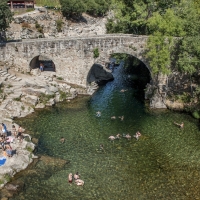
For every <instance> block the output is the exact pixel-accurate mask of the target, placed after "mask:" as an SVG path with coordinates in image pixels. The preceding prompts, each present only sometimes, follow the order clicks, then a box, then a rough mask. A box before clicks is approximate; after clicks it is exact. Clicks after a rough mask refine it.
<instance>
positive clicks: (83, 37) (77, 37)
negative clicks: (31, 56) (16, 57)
mask: <svg viewBox="0 0 200 200" xmlns="http://www.w3.org/2000/svg"><path fill="white" fill-rule="evenodd" d="M109 37H111V38H115V37H126V38H127V37H138V38H139V37H142V38H147V37H148V36H146V35H134V34H120V33H119V34H104V35H94V36H76V37H63V38H37V39H36V38H35V39H18V40H10V41H6V43H16V42H17V43H20V42H34V41H52V40H54V41H59V40H82V39H83V40H84V39H98V38H99V39H103V38H109Z"/></svg>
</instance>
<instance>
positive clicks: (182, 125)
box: [174, 122, 184, 128]
mask: <svg viewBox="0 0 200 200" xmlns="http://www.w3.org/2000/svg"><path fill="white" fill-rule="evenodd" d="M174 124H176V125H177V126H179V127H180V128H183V127H184V123H183V122H181V124H178V123H176V122H174Z"/></svg>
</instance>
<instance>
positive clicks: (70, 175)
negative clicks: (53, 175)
mask: <svg viewBox="0 0 200 200" xmlns="http://www.w3.org/2000/svg"><path fill="white" fill-rule="evenodd" d="M68 182H69V183H72V182H73V175H72V173H69V175H68Z"/></svg>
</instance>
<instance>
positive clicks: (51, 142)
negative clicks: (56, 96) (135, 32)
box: [11, 67, 200, 200]
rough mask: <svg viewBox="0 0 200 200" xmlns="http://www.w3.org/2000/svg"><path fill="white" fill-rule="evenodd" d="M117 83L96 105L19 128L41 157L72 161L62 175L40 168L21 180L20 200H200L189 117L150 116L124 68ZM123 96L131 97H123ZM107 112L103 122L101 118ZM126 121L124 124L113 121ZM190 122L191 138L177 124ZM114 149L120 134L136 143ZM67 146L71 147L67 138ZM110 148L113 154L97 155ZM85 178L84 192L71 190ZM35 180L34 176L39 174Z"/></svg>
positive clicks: (47, 115) (51, 112)
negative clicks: (73, 176)
mask: <svg viewBox="0 0 200 200" xmlns="http://www.w3.org/2000/svg"><path fill="white" fill-rule="evenodd" d="M114 76H115V80H114V81H112V82H109V83H107V84H106V86H104V87H101V88H100V89H99V90H98V91H97V92H96V93H95V94H94V95H93V96H92V97H80V98H77V99H75V100H74V101H72V102H70V103H65V104H59V105H57V106H56V107H54V108H49V109H46V110H43V111H40V112H36V113H35V114H33V115H31V116H29V117H26V118H24V119H19V120H17V121H18V123H21V124H22V125H23V126H24V127H25V128H26V129H29V130H30V132H31V133H32V134H33V135H34V136H35V137H37V138H39V149H38V154H39V155H48V156H52V157H54V158H61V159H65V160H69V161H70V164H67V165H65V166H63V167H62V168H59V167H58V168H57V167H56V166H55V167H53V168H47V167H45V165H42V164H41V162H38V163H37V164H36V165H35V166H34V167H33V168H31V169H29V170H27V173H24V174H25V175H22V177H21V178H19V179H20V180H23V181H24V182H25V189H24V191H22V192H21V193H20V194H19V195H18V196H15V197H14V198H11V199H12V200H21V199H25V200H35V199H38V200H49V199H55V200H63V199H102V200H103V199H105V200H111V199H113V200H121V199H123V200H133V199H134V200H136V199H138V200H140V199H141V200H143V199H145V200H146V199H152V200H154V199H165V200H166V199H170V200H171V199H198V198H199V197H200V183H199V178H200V171H199V170H200V144H199V141H200V132H199V129H198V124H197V121H195V120H194V119H193V118H191V117H190V116H189V115H186V114H180V113H174V112H170V111H156V112H155V111H154V112H153V111H149V110H148V109H146V107H145V106H144V103H142V102H141V101H139V100H138V98H137V97H138V93H137V92H138V91H137V90H136V89H134V88H133V87H132V83H131V82H130V81H129V79H128V78H127V77H130V76H127V74H126V73H124V71H123V68H122V67H118V68H117V69H115V70H114ZM121 89H128V90H127V91H126V92H120V90H121ZM97 111H101V113H102V115H101V117H96V116H95V113H96V112H97ZM113 115H115V116H122V115H124V121H120V119H118V118H117V119H115V120H111V119H110V117H111V116H113ZM174 121H176V122H179V123H180V122H182V121H183V122H184V123H185V127H184V129H183V130H181V129H179V128H178V127H177V126H175V125H174V124H173V122H174ZM137 130H139V131H140V132H141V133H142V137H141V138H140V140H139V141H136V140H135V139H134V138H132V139H131V140H130V141H127V140H126V139H125V138H121V139H120V140H115V141H114V142H110V141H109V140H108V137H109V136H110V135H116V134H117V133H120V134H123V133H130V134H131V135H134V134H135V132H136V131H137ZM61 136H63V137H65V138H66V142H65V143H64V144H60V143H59V139H60V137H61ZM100 144H104V149H105V152H99V151H97V149H98V148H99V145H100ZM76 171H78V172H79V173H80V174H81V179H83V180H84V181H85V185H84V186H83V187H80V186H76V185H75V184H72V185H70V184H69V183H68V174H69V173H70V172H72V173H75V172H76ZM33 172H34V173H33Z"/></svg>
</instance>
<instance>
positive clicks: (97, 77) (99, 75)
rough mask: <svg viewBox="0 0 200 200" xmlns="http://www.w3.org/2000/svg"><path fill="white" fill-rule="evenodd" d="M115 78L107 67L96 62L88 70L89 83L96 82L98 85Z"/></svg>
mask: <svg viewBox="0 0 200 200" xmlns="http://www.w3.org/2000/svg"><path fill="white" fill-rule="evenodd" d="M113 79H114V78H113V75H112V73H111V72H109V71H106V69H104V68H103V65H101V64H97V63H94V64H93V65H92V67H91V69H90V71H89V72H88V76H87V83H92V82H95V83H97V84H98V85H102V84H105V83H107V82H108V81H112V80H113Z"/></svg>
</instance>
